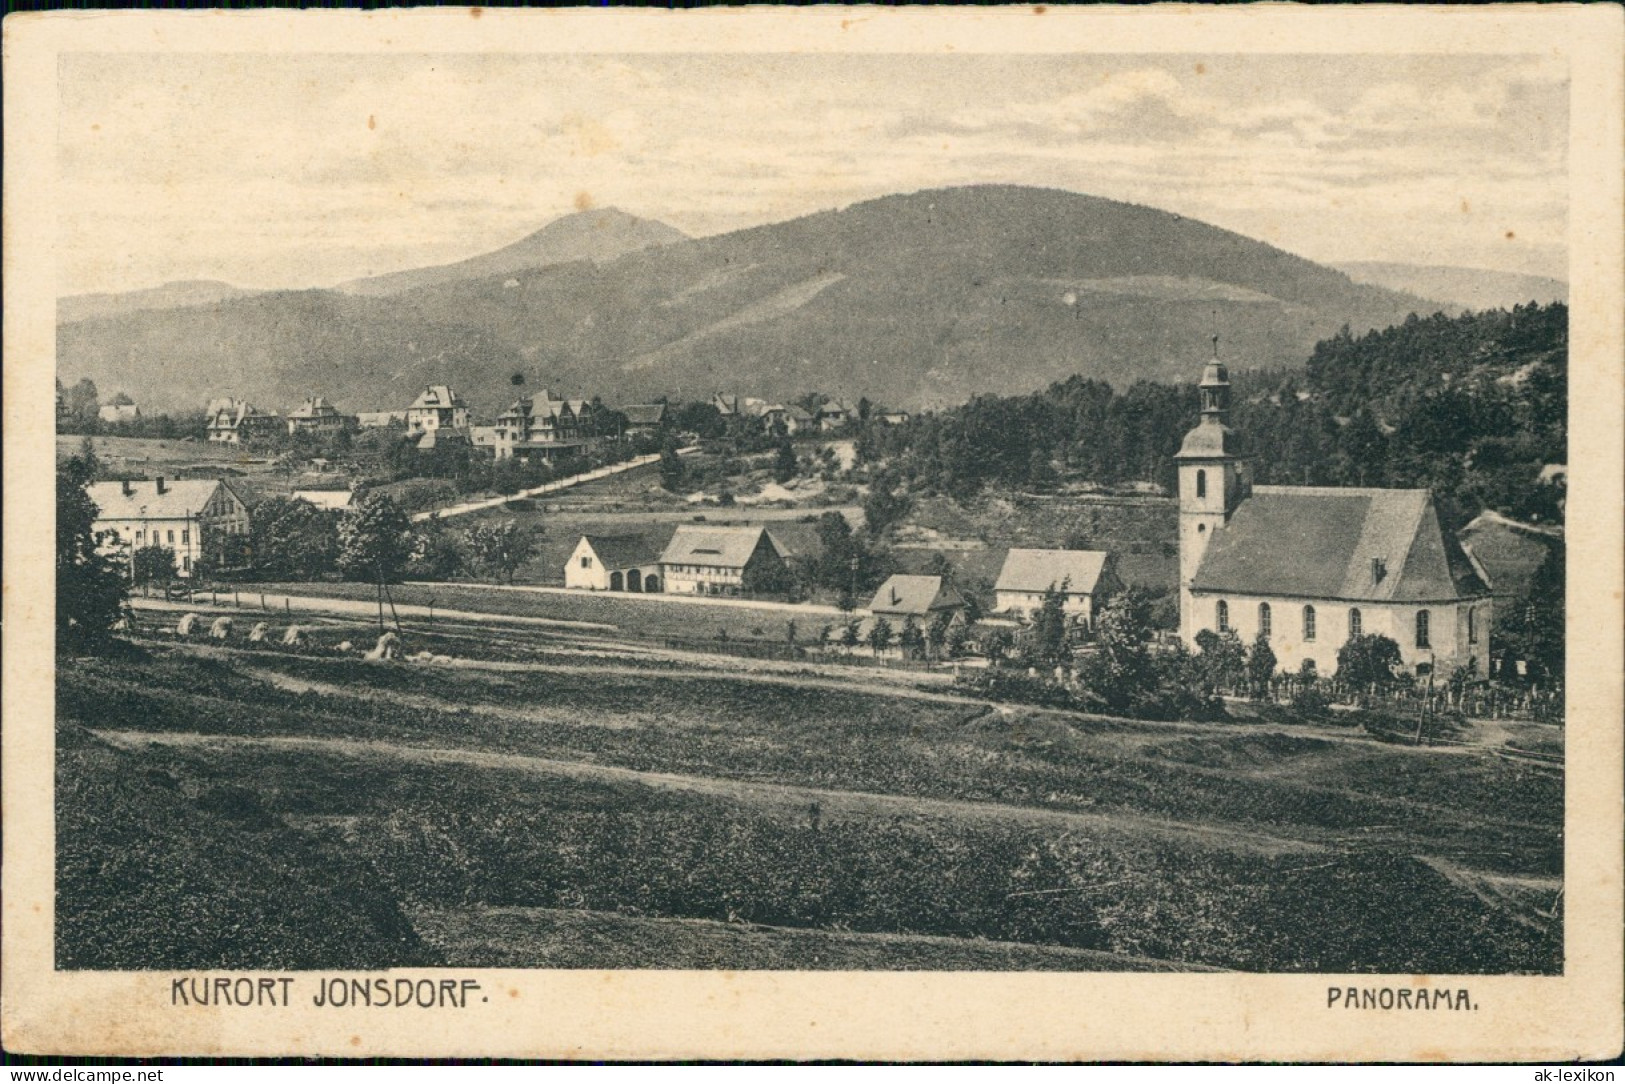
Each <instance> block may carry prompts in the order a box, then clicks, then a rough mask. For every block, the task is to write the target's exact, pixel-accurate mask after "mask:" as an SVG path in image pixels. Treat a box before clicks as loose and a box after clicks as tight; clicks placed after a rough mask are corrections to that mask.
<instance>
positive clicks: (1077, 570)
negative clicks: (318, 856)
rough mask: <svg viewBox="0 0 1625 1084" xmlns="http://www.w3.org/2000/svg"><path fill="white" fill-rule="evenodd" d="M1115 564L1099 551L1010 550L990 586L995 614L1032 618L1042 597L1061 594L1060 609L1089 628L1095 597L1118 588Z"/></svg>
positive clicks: (1093, 612)
mask: <svg viewBox="0 0 1625 1084" xmlns="http://www.w3.org/2000/svg"><path fill="white" fill-rule="evenodd" d="M1114 564H1115V562H1114V561H1113V560H1112V556H1111V554H1109V553H1105V552H1103V551H1101V550H1032V549H1013V550H1011V551H1010V552H1009V553H1007V554H1005V557H1004V567H1003V568H1001V569H1000V570H999V578H998V580H997V581H996V582H995V583H994V584H993V598H994V607H993V608H994V610H995V611H996V612H999V613H1009V614H1019V615H1020V616H1022V617H1027V618H1031V617H1032V615H1033V614H1034V613H1036V612H1038V610H1039V609H1041V608H1042V607H1043V605H1044V595H1045V594H1046V593H1048V592H1049V591H1051V590H1055V591H1058V592H1060V595H1061V609H1062V611H1063V612H1065V613H1066V614H1067V615H1068V616H1070V617H1075V618H1077V619H1078V620H1080V621H1082V622H1083V623H1084V624H1091V623H1093V621H1094V615H1095V598H1096V596H1097V595H1100V594H1104V593H1107V592H1109V591H1112V590H1115V589H1116V588H1117V587H1119V586H1121V584H1120V582H1119V581H1118V579H1117V575H1116V572H1115V570H1114V567H1113V566H1114Z"/></svg>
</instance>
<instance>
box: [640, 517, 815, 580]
mask: <svg viewBox="0 0 1625 1084" xmlns="http://www.w3.org/2000/svg"><path fill="white" fill-rule="evenodd" d="M788 556H789V551H788V550H786V549H785V548H784V546H783V545H781V544H780V543H779V540H778V539H776V538H774V537H773V535H772V534H771V533H770V532H769V531H768V530H767V529H766V528H763V527H703V526H699V525H697V524H687V523H685V524H683V525H681V526H680V527H678V528H677V530H676V531H674V532H673V533H672V538H671V541H670V542H669V543H667V545H666V549H665V551H664V552H663V553H661V555H660V575H661V578H662V580H663V582H664V586H665V591H666V592H667V593H668V594H674V595H742V594H744V593H745V592H746V591H747V590H749V589H750V584H751V583H752V582H753V581H757V582H760V581H768V580H772V579H775V578H780V577H782V575H783V574H784V573H786V572H787V571H788V569H787V567H786V565H785V558H786V557H788Z"/></svg>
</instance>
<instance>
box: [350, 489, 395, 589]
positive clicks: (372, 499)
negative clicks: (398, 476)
mask: <svg viewBox="0 0 1625 1084" xmlns="http://www.w3.org/2000/svg"><path fill="white" fill-rule="evenodd" d="M411 556H412V531H411V524H410V523H409V522H408V521H407V518H406V513H405V512H403V511H401V509H400V506H399V505H397V504H396V503H395V502H394V501H393V500H391V499H390V497H389V495H388V494H387V493H368V494H366V495H365V496H362V497H360V498H359V499H357V500H356V502H355V504H354V505H353V506H352V507H351V508H350V510H349V511H347V512H345V513H344V515H343V517H342V518H341V519H340V520H339V553H338V566H339V571H340V572H342V573H344V575H345V577H346V578H348V579H351V580H361V581H363V582H369V581H370V582H378V581H380V580H382V581H383V582H385V583H398V582H400V579H401V573H402V572H403V571H404V570H405V568H406V562H407V561H408V560H409V559H410V558H411Z"/></svg>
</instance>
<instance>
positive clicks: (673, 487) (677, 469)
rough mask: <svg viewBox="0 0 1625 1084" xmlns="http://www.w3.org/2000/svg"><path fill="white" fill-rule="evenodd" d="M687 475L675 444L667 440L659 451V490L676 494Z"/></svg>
mask: <svg viewBox="0 0 1625 1084" xmlns="http://www.w3.org/2000/svg"><path fill="white" fill-rule="evenodd" d="M687 473H688V469H687V468H686V467H685V466H684V465H683V458H682V456H680V455H678V454H677V443H676V442H675V441H673V440H670V439H668V440H667V441H666V443H665V444H664V445H662V446H661V449H660V488H662V489H664V490H667V491H668V492H672V493H675V492H677V491H678V490H679V489H681V488H683V478H684V476H685V475H687Z"/></svg>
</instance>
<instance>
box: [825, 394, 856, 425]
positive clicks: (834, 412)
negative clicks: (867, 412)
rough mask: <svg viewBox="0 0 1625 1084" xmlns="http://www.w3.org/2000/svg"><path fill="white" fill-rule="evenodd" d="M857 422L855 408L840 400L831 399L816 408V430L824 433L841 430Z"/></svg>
mask: <svg viewBox="0 0 1625 1084" xmlns="http://www.w3.org/2000/svg"><path fill="white" fill-rule="evenodd" d="M857 420H858V411H857V408H855V407H853V406H851V405H849V404H848V403H846V402H844V401H842V400H840V399H831V400H830V401H829V402H827V403H825V404H824V405H823V406H821V407H819V408H818V428H820V429H822V430H823V431H824V432H826V433H827V432H829V431H830V430H832V429H842V428H845V427H846V426H848V425H850V424H852V423H853V422H855V421H857Z"/></svg>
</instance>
